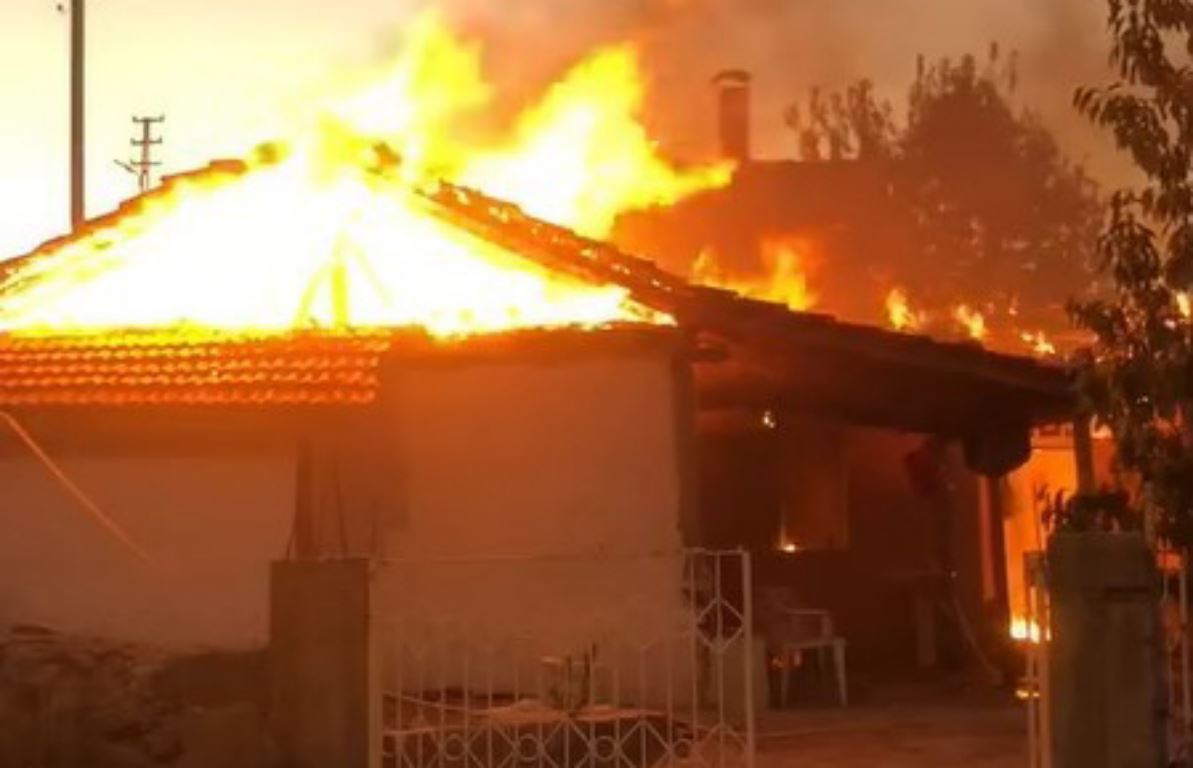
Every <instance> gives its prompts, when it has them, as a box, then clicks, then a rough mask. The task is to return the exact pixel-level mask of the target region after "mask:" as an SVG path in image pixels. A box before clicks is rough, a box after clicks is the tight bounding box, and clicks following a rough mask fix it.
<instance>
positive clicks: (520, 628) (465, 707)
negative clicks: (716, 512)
mask: <svg viewBox="0 0 1193 768" xmlns="http://www.w3.org/2000/svg"><path fill="white" fill-rule="evenodd" d="M750 576H751V575H750V559H749V555H748V554H747V553H745V552H741V551H733V552H714V551H704V550H697V551H685V552H682V553H677V554H672V555H659V556H649V557H593V558H587V559H579V558H525V559H489V560H469V561H452V562H442V561H441V562H411V561H390V562H386V563H384V564H383V565H382V566H381V568H380V572H379V573H378V574H377V576H376V579H375V584H376V587H375V597H374V609H373V610H374V626H375V628H376V653H377V660H376V661H377V666H378V669H379V670H380V674H381V676H382V679H381V684H380V686H379V688H380V691H381V695H382V697H383V706H382V713H381V718H380V719H381V728H382V734H381V738H382V750H381V754H382V756H381V760H382V765H383V766H385V768H528V767H530V766H534V767H535V768H651V767H652V766H662V765H685V766H686V765H693V766H708V767H709V768H738V767H741V768H752V766H753V762H754V712H753V680H754V669H753V665H754V663H755V662H754V659H753V658H752V615H751V614H752V609H751V603H750V591H751V584H750Z"/></svg>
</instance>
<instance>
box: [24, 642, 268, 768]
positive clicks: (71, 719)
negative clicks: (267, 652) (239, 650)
mask: <svg viewBox="0 0 1193 768" xmlns="http://www.w3.org/2000/svg"><path fill="white" fill-rule="evenodd" d="M264 691H265V685H264V663H263V655H262V654H214V653H208V654H198V655H188V656H179V655H177V654H171V653H168V652H166V651H163V650H160V649H154V648H147V647H144V646H136V645H131V644H124V643H118V642H114V641H110V640H101V639H97V638H81V637H75V636H69V635H64V634H59V633H57V632H55V631H53V630H50V629H47V628H45V627H39V626H32V625H12V626H8V627H3V626H0V765H2V766H14V768H16V767H19V768H25V767H26V766H28V768H74V767H75V766H83V765H86V766H90V767H93V768H152V767H153V766H178V767H179V768H186V767H187V766H199V765H221V766H224V765H227V766H235V767H236V768H265V766H268V765H269V763H270V761H269V759H268V754H269V751H268V745H267V743H266V738H265V735H264V734H265V727H264V722H265V721H264V714H263V713H264Z"/></svg>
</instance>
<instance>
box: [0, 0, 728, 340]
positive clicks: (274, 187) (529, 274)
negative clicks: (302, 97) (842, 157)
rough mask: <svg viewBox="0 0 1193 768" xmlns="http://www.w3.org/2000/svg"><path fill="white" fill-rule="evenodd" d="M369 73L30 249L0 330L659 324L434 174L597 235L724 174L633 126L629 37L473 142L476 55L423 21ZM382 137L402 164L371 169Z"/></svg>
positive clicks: (1, 302)
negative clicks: (245, 155) (461, 219)
mask: <svg viewBox="0 0 1193 768" xmlns="http://www.w3.org/2000/svg"><path fill="white" fill-rule="evenodd" d="M404 50H405V52H404V55H403V56H402V57H401V58H400V59H399V60H398V61H397V62H396V64H395V65H394V66H393V67H392V68H391V70H390V71H389V72H388V73H386V75H385V76H384V77H382V78H381V79H380V80H379V82H378V83H376V84H375V85H372V86H370V87H368V88H365V89H361V90H359V91H356V92H355V93H354V94H352V95H351V96H349V97H347V98H343V99H337V100H335V101H334V102H333V104H332V106H331V108H330V109H329V110H328V111H327V113H326V114H324V115H322V117H321V118H320V119H319V120H318V121H316V125H315V127H314V128H312V129H310V130H308V131H306V132H304V133H303V134H302V135H300V136H298V137H295V138H291V139H290V140H289V141H286V142H284V143H279V144H278V145H277V146H279V147H280V149H279V150H277V151H276V152H274V153H272V154H271V155H270V156H266V155H262V156H261V157H257V158H253V159H250V160H249V161H248V162H247V166H246V168H245V169H244V171H243V172H237V173H206V174H195V175H193V176H190V177H185V178H183V179H180V180H179V181H177V182H175V183H174V184H173V185H171V186H170V187H169V188H167V189H165V190H162V191H160V192H158V193H157V194H155V195H150V196H148V197H146V198H145V199H143V200H142V201H140V203H139V205H137V206H134V209H133V210H132V211H130V212H129V213H128V214H127V215H124V216H120V217H117V218H116V219H115V220H113V221H109V222H108V223H105V224H102V225H99V226H96V227H95V228H93V230H92V231H90V232H89V233H87V234H85V235H82V236H80V237H77V238H74V239H71V240H67V241H65V242H64V243H59V244H52V245H49V246H46V247H45V248H43V249H42V251H40V252H38V253H36V254H34V256H33V258H31V259H29V260H27V261H26V262H25V263H23V264H22V265H21V266H20V267H19V268H17V269H16V270H15V272H14V273H13V274H12V275H10V276H9V278H8V280H7V281H6V282H5V283H4V285H3V286H0V330H5V331H10V332H37V333H68V332H94V331H96V330H104V329H114V328H163V327H189V328H195V329H199V330H211V329H218V330H287V329H291V328H302V327H318V328H343V329H347V328H368V327H396V326H410V325H414V326H422V327H424V328H426V329H427V330H428V331H430V332H432V333H434V334H441V335H442V334H465V333H476V332H485V331H495V330H504V329H508V328H515V327H550V326H561V325H583V326H591V325H597V324H602V323H608V322H612V321H636V322H666V321H668V318H665V317H662V316H660V315H658V314H656V313H652V312H650V311H648V310H646V309H644V308H643V307H641V306H639V305H636V304H635V303H634V302H632V301H631V300H630V299H629V297H628V295H627V292H626V291H625V290H623V289H622V288H620V287H616V286H607V285H592V284H588V283H585V282H581V281H579V280H576V279H573V278H568V277H564V276H561V275H559V274H555V273H552V272H550V271H549V270H547V269H545V268H543V267H541V266H539V265H537V264H535V263H532V262H530V261H527V260H526V259H524V258H522V257H520V256H518V255H517V254H515V253H512V252H509V251H507V250H505V249H503V248H501V247H499V246H497V245H494V244H492V243H490V242H487V241H484V240H482V239H480V238H478V237H476V236H474V235H472V234H468V233H466V232H464V231H462V230H460V229H457V228H455V227H453V226H451V225H450V224H449V223H447V222H446V221H445V220H444V219H443V218H441V217H440V216H438V215H436V214H437V212H436V211H435V210H434V209H433V204H432V203H430V202H429V201H428V198H427V196H425V195H422V194H420V190H424V189H429V188H433V187H432V186H431V185H433V184H435V183H436V178H437V177H442V178H446V179H449V180H455V181H462V182H465V183H467V184H470V185H473V186H475V187H478V188H480V189H481V190H482V191H485V192H488V193H491V194H494V195H496V196H502V197H505V198H506V199H508V200H510V201H511V202H514V203H517V204H519V205H521V206H523V207H524V208H526V209H527V210H528V211H529V212H531V213H535V214H538V215H540V216H542V217H544V218H547V219H550V220H552V221H553V222H554V223H558V224H562V225H566V226H570V227H573V228H576V229H578V230H580V231H581V232H582V233H585V234H589V235H604V234H606V233H607V232H608V229H609V227H610V226H611V224H612V221H613V219H614V218H615V217H616V216H617V215H618V214H619V213H621V212H622V211H625V210H629V209H633V208H639V207H644V206H649V205H654V204H661V203H670V202H674V201H675V200H677V199H679V198H681V197H683V196H684V195H687V194H690V193H692V192H694V191H696V190H698V189H702V188H705V187H707V186H711V185H717V184H724V183H727V181H728V177H729V173H730V169H729V168H725V167H708V168H698V169H695V170H693V171H690V172H684V171H679V170H676V169H674V168H672V167H671V166H670V165H668V164H667V163H666V162H665V161H664V160H663V159H662V158H660V157H659V156H658V154H657V153H656V152H655V150H654V146H653V144H652V143H651V141H650V140H649V137H648V135H647V133H646V131H645V129H644V128H643V127H642V125H641V124H640V123H639V121H638V111H639V108H640V106H641V101H642V95H643V85H642V78H641V75H640V72H639V70H638V65H637V59H636V57H635V55H634V54H633V51H632V50H631V49H629V48H614V49H610V50H607V51H600V52H598V53H596V54H595V55H594V56H592V57H590V58H589V59H588V60H586V61H585V62H583V63H581V64H580V65H578V66H577V67H576V68H575V69H574V70H573V72H572V73H571V74H569V75H567V76H566V77H564V78H563V80H562V81H561V82H560V83H559V84H558V85H557V86H556V87H554V88H552V89H551V90H550V91H549V92H548V93H547V94H546V96H545V97H544V98H543V100H542V101H541V103H539V104H538V105H536V106H534V107H532V108H530V109H529V110H528V111H527V112H526V114H525V115H523V117H522V118H521V119H519V120H518V121H517V122H516V125H515V127H514V129H513V133H512V136H510V137H508V138H505V139H500V138H499V139H497V140H494V141H492V142H489V143H488V144H487V145H482V146H481V148H480V149H479V150H477V151H467V150H465V149H464V147H465V146H466V145H465V144H464V143H462V142H460V141H458V140H457V138H456V137H457V136H458V134H459V131H458V130H456V128H457V126H458V125H459V124H460V123H462V122H463V121H464V118H465V116H466V115H467V114H468V113H469V112H470V111H474V110H477V109H480V108H483V107H484V106H485V105H486V104H487V103H488V101H489V99H490V98H491V96H492V89H491V88H490V87H489V85H488V84H487V83H486V81H485V79H484V77H483V73H482V71H481V68H480V55H479V49H478V48H477V47H476V46H474V45H470V44H467V43H465V42H462V41H460V40H459V39H457V38H456V37H455V36H453V35H452V34H451V33H450V31H449V30H448V29H447V28H446V27H444V26H443V24H442V23H441V22H440V21H439V20H438V19H437V18H436V17H434V16H425V17H423V18H422V19H420V20H419V21H418V22H417V23H415V24H414V25H413V26H412V28H411V31H410V34H409V36H408V39H407V42H406V46H405V49H404ZM379 142H384V147H386V148H387V150H386V151H387V153H388V152H392V153H393V154H394V155H396V156H397V157H399V158H400V162H397V163H395V162H381V161H380V160H379V150H378V146H379Z"/></svg>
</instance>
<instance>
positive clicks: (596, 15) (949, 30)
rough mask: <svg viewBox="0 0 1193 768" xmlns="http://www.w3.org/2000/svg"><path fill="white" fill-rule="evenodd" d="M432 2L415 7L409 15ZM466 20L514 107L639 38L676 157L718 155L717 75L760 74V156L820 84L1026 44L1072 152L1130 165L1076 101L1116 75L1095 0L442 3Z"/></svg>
mask: <svg viewBox="0 0 1193 768" xmlns="http://www.w3.org/2000/svg"><path fill="white" fill-rule="evenodd" d="M422 5H424V4H412V6H411V10H415V8H416V7H421V6H422ZM435 6H436V7H438V8H439V9H440V10H441V12H443V13H444V14H445V15H446V16H447V17H448V18H449V19H450V20H451V21H452V22H453V24H455V25H456V26H457V27H459V28H461V29H462V30H464V31H466V32H468V33H469V34H473V35H476V36H478V37H479V38H480V39H482V40H483V41H484V42H485V49H486V64H487V67H488V70H489V71H490V72H491V73H492V75H493V77H494V78H495V81H496V83H497V85H498V86H499V88H500V89H501V91H502V94H503V97H504V98H503V100H502V102H501V103H502V104H504V105H507V108H508V109H510V110H511V111H512V110H514V109H517V108H518V107H519V106H521V105H522V104H523V103H525V100H526V99H528V98H530V97H531V96H532V95H533V94H534V93H536V92H538V91H539V90H541V88H542V87H544V86H545V85H546V84H547V83H548V82H550V81H551V80H552V79H554V78H555V77H556V76H557V75H558V73H559V72H560V71H561V70H562V69H563V68H565V67H566V66H568V65H569V64H570V63H572V62H574V61H575V60H576V59H577V58H578V57H580V56H582V55H583V54H584V53H585V52H587V51H589V50H591V49H592V48H594V47H596V46H599V45H602V44H608V43H614V42H622V41H626V40H629V41H633V42H635V43H636V44H637V45H638V46H639V47H640V49H641V51H642V54H643V59H644V62H645V64H646V67H647V73H648V76H649V85H650V88H651V97H650V107H649V111H648V114H647V118H648V121H649V122H650V124H651V127H652V129H654V130H655V132H656V134H657V135H658V136H659V137H660V138H661V139H662V140H663V142H664V143H665V144H666V145H667V147H668V148H669V149H670V150H671V151H673V152H676V153H677V154H679V155H681V156H689V157H692V158H698V157H703V156H707V155H708V154H709V153H710V152H711V151H712V150H713V146H714V145H713V140H714V132H713V120H712V109H713V106H712V105H713V101H712V93H711V89H710V88H709V80H710V78H711V77H712V76H713V75H714V74H715V73H716V72H718V71H719V70H721V69H724V68H728V67H743V68H746V69H749V70H750V71H752V72H753V73H754V75H755V78H756V80H755V82H756V96H755V141H756V145H757V146H758V147H759V151H760V153H762V154H763V155H769V156H775V157H784V156H790V155H792V154H793V153H794V150H795V147H794V141H793V138H792V136H791V135H790V134H789V132H788V130H787V129H786V127H785V125H784V123H783V119H782V115H783V111H784V108H785V107H786V106H787V105H788V104H789V103H791V102H792V101H794V100H796V99H798V98H800V97H802V96H804V95H806V93H807V91H808V89H810V88H812V87H824V88H840V87H844V86H845V85H847V84H849V83H851V82H853V81H855V80H857V79H859V78H863V77H864V78H869V79H871V80H873V81H875V84H876V86H877V89H878V91H879V92H880V93H881V94H883V95H885V96H887V97H888V98H890V99H891V100H892V101H893V102H895V103H896V104H899V103H900V102H902V101H903V100H904V96H905V95H906V89H907V87H908V86H909V85H910V82H911V79H912V78H913V77H914V73H915V60H916V56H917V55H918V54H924V55H925V56H927V57H928V58H929V59H933V58H939V57H944V56H951V57H959V56H961V55H964V54H966V53H974V54H982V53H983V52H985V51H986V50H987V48H988V46H989V44H990V43H991V42H994V41H997V42H999V43H1000V44H1001V45H1002V47H1003V48H1004V49H1013V50H1016V51H1018V53H1019V56H1020V59H1019V61H1020V68H1019V70H1020V75H1021V82H1022V89H1021V92H1020V96H1021V101H1022V103H1023V105H1024V106H1027V107H1030V108H1032V109H1033V110H1035V111H1037V112H1038V113H1039V114H1041V115H1042V117H1043V118H1044V120H1045V121H1046V123H1047V124H1048V125H1049V127H1050V128H1052V130H1053V131H1054V132H1055V133H1056V134H1057V136H1058V138H1059V139H1060V140H1061V141H1062V144H1064V145H1065V146H1066V148H1067V149H1068V151H1069V153H1070V154H1071V155H1073V156H1074V157H1075V159H1078V160H1084V161H1087V162H1088V164H1089V165H1090V166H1091V167H1092V168H1093V169H1094V170H1095V172H1097V173H1098V174H1099V175H1101V176H1103V177H1105V176H1112V177H1115V176H1118V175H1119V174H1120V171H1121V170H1122V164H1121V161H1119V160H1118V159H1117V158H1115V156H1114V153H1113V152H1112V151H1111V147H1110V146H1109V144H1108V142H1107V141H1106V140H1105V138H1104V137H1103V136H1102V135H1101V134H1099V133H1098V132H1097V131H1095V130H1094V129H1092V128H1090V127H1089V126H1088V125H1086V124H1085V122H1084V121H1083V119H1082V118H1080V116H1078V115H1076V113H1074V112H1073V110H1072V108H1071V106H1070V104H1071V99H1072V92H1073V89H1074V88H1075V87H1076V86H1077V85H1079V84H1085V83H1092V82H1100V81H1101V80H1103V79H1105V77H1106V76H1107V75H1108V74H1109V72H1108V68H1107V65H1106V50H1107V48H1108V41H1107V38H1106V34H1105V31H1104V28H1103V22H1104V6H1103V3H1102V2H1100V1H1098V0H1048V1H1047V2H1040V0H967V2H964V3H959V2H956V0H841V1H840V2H824V0H506V1H505V2H500V3H495V2H492V0H439V2H436V3H435Z"/></svg>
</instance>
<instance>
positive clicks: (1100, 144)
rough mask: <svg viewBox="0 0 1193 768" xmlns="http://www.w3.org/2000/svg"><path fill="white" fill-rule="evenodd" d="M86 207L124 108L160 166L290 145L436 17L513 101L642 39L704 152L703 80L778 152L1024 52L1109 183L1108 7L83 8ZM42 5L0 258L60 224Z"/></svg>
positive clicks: (514, 1) (60, 123) (57, 29)
mask: <svg viewBox="0 0 1193 768" xmlns="http://www.w3.org/2000/svg"><path fill="white" fill-rule="evenodd" d="M89 4H90V6H91V13H90V45H91V51H92V55H91V58H90V85H91V90H90V104H89V113H88V117H89V121H90V133H89V137H88V139H89V152H90V158H89V171H90V183H89V202H90V208H91V213H93V214H94V213H99V212H101V211H103V210H106V209H108V208H110V207H112V206H113V205H114V204H115V203H116V202H118V201H119V200H120V199H122V198H123V197H125V196H127V195H128V194H129V193H130V192H131V191H132V190H133V180H132V179H131V177H128V176H127V174H125V173H124V172H123V171H122V170H120V169H119V168H118V167H116V165H115V164H114V163H113V162H112V161H113V160H114V159H116V158H124V156H125V155H126V152H127V142H128V138H129V135H130V130H131V124H130V120H129V118H130V117H131V115H133V114H146V113H149V114H152V113H165V114H166V115H167V116H168V122H167V124H166V126H165V133H166V140H167V144H166V146H165V148H164V151H163V153H162V155H163V159H164V160H165V161H166V163H167V168H168V169H171V170H184V169H186V168H189V167H193V166H196V165H199V164H202V163H205V162H206V161H207V160H208V159H210V158H214V157H224V156H229V155H235V154H239V153H241V152H243V151H244V150H245V149H247V148H248V147H250V146H252V145H253V144H255V143H257V142H258V141H260V140H264V139H268V138H271V137H273V136H275V135H285V134H286V133H287V126H289V125H291V124H293V122H294V120H295V119H296V116H298V115H301V114H303V113H304V111H306V110H307V109H308V108H309V105H310V104H311V103H312V102H313V101H314V100H315V98H316V96H317V95H319V94H326V93H327V92H329V91H334V90H335V89H336V87H337V85H338V84H339V83H341V82H342V81H343V78H344V77H345V76H347V75H349V74H351V75H359V74H360V73H361V72H362V71H367V70H368V69H369V68H370V67H374V66H380V64H381V63H382V62H383V61H384V60H385V57H386V56H387V55H389V54H391V53H392V48H391V47H390V44H391V42H392V41H393V40H394V39H395V37H396V31H397V30H398V28H399V27H400V25H401V24H402V22H403V20H405V19H408V18H409V17H410V15H411V14H413V13H416V12H418V11H419V10H420V9H422V8H426V7H428V6H431V5H437V6H438V7H440V8H441V9H443V10H444V12H445V13H446V14H447V15H448V16H449V17H450V18H452V19H453V20H455V21H457V22H458V23H459V24H460V25H461V27H462V28H464V29H466V30H468V31H469V32H470V33H473V34H477V35H480V36H482V37H483V38H484V39H485V40H486V42H487V48H486V61H487V64H488V66H489V68H490V70H491V71H492V72H493V76H494V78H495V79H496V80H497V83H498V84H499V85H500V86H501V87H503V88H504V89H505V90H506V91H507V93H508V97H507V99H506V103H508V104H511V105H512V104H516V103H517V102H518V100H519V99H524V98H526V97H528V96H529V95H530V94H532V93H533V92H534V91H535V90H536V89H537V88H539V87H541V86H542V85H543V84H544V83H546V82H548V81H549V80H550V79H551V78H552V77H553V76H554V75H555V74H556V73H557V72H558V71H559V69H560V68H561V67H563V66H565V65H566V64H568V63H570V62H572V61H574V60H575V59H576V58H577V57H579V56H581V55H582V54H583V53H584V52H585V51H586V50H587V49H589V48H591V47H593V46H596V45H599V44H602V43H610V42H617V41H621V40H626V39H629V40H634V41H637V42H639V43H640V44H641V45H642V47H643V50H644V53H645V59H646V61H647V63H648V65H649V67H650V76H651V88H652V94H653V95H652V108H651V112H650V119H651V123H652V127H653V128H655V129H656V130H657V132H658V134H659V137H660V138H661V139H662V140H663V141H664V144H665V145H667V146H668V147H669V148H671V149H673V150H674V151H677V152H679V153H681V154H683V155H687V156H692V157H697V156H699V155H701V154H704V153H706V152H708V151H709V149H710V147H711V142H712V139H713V128H712V126H713V123H712V112H711V110H712V101H711V92H710V89H709V87H708V81H709V78H710V76H711V75H712V74H714V73H715V72H716V71H718V70H719V69H721V68H724V67H730V66H734V67H745V68H748V69H750V70H752V71H753V72H754V73H755V74H756V77H757V80H758V98H757V105H756V120H757V140H758V145H759V148H760V152H761V153H763V154H766V155H771V156H782V155H787V154H790V153H791V152H792V150H793V147H792V143H791V141H790V137H789V136H788V135H787V133H786V130H785V129H784V127H783V123H782V117H781V116H782V111H783V107H784V106H785V104H787V103H788V102H790V101H791V100H792V99H793V98H795V97H799V96H800V95H802V94H804V93H806V91H807V89H808V88H809V87H810V86H812V85H821V86H826V87H835V86H843V85H845V84H847V83H849V82H851V81H852V80H854V79H856V78H859V77H869V78H871V79H873V80H874V81H876V83H877V84H878V86H879V88H880V89H881V90H882V91H883V92H884V93H887V94H889V95H891V96H892V97H898V96H901V95H902V94H903V93H904V92H905V89H906V87H907V85H908V83H909V81H910V79H911V77H912V75H913V73H914V68H915V57H916V54H917V53H921V52H922V53H924V54H926V55H928V56H930V57H936V56H945V55H952V56H958V55H961V54H963V53H966V52H976V53H981V52H984V51H985V50H986V48H987V46H988V45H989V43H990V42H991V41H992V40H998V41H1000V42H1001V43H1002V45H1003V46H1004V48H1013V49H1017V50H1018V51H1019V52H1020V56H1021V66H1020V71H1021V77H1022V80H1023V82H1024V87H1023V89H1022V91H1021V93H1020V99H1021V101H1022V102H1023V103H1024V104H1026V105H1028V106H1031V107H1032V108H1034V109H1036V110H1038V111H1039V112H1040V113H1042V114H1043V116H1044V117H1045V119H1046V120H1047V121H1048V122H1049V124H1050V125H1051V126H1052V127H1053V129H1054V130H1055V131H1056V132H1057V133H1058V134H1059V135H1060V136H1061V137H1062V139H1063V140H1064V142H1065V143H1066V145H1067V146H1069V147H1071V153H1072V154H1073V155H1075V156H1076V157H1077V158H1078V159H1084V160H1086V161H1087V162H1088V164H1089V165H1090V166H1091V167H1093V168H1094V169H1095V170H1096V171H1097V172H1099V173H1100V174H1102V175H1104V176H1108V177H1114V176H1116V175H1119V171H1118V169H1120V168H1121V167H1122V166H1121V163H1119V162H1118V161H1116V160H1114V158H1113V155H1112V153H1111V152H1110V151H1109V150H1108V146H1107V144H1106V142H1105V140H1104V139H1103V138H1102V137H1101V136H1100V135H1099V134H1097V133H1096V132H1094V131H1093V130H1091V129H1089V128H1088V127H1087V126H1085V125H1084V124H1083V123H1082V122H1081V121H1080V120H1079V119H1078V118H1077V117H1075V116H1074V115H1073V113H1072V110H1071V109H1070V107H1069V100H1070V96H1071V93H1072V90H1073V87H1074V86H1075V85H1077V84H1079V83H1085V82H1090V81H1096V80H1098V79H1100V78H1102V77H1104V75H1105V73H1106V65H1105V50H1106V39H1105V35H1104V33H1103V30H1102V18H1103V15H1104V2H1103V0H443V1H442V2H439V3H434V4H432V3H426V2H419V1H417V0H350V1H348V0H89ZM54 6H55V3H54V2H53V0H4V2H2V3H0V36H3V44H2V45H0V72H2V73H3V75H0V99H2V101H3V103H4V104H5V105H6V109H5V110H4V118H3V120H4V129H3V130H4V141H3V142H0V169H3V173H0V199H2V201H3V204H4V211H5V216H4V217H3V218H2V219H0V254H11V253H16V252H19V251H21V250H24V249H26V248H28V247H31V246H32V245H34V244H36V243H37V242H40V241H41V240H44V239H46V238H48V237H51V236H54V235H56V234H58V233H60V232H61V231H62V229H63V228H64V227H65V223H66V188H67V184H66V152H65V147H66V129H67V121H66V117H67V115H66V111H65V104H66V95H67V94H66V89H65V86H66V29H67V28H66V20H65V18H64V17H63V16H62V15H61V14H59V13H57V12H56V11H55V8H54Z"/></svg>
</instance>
